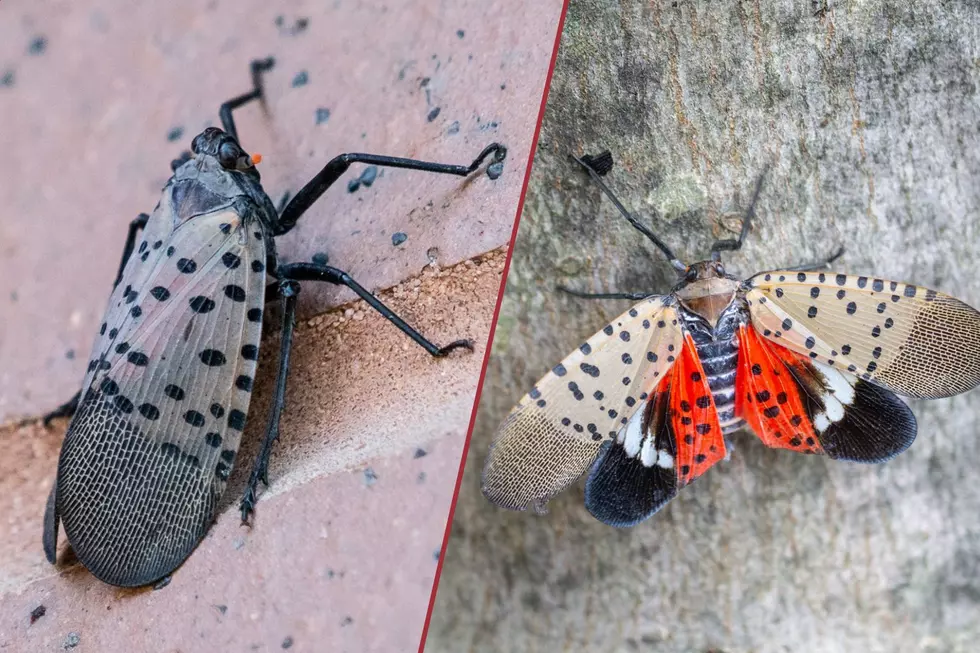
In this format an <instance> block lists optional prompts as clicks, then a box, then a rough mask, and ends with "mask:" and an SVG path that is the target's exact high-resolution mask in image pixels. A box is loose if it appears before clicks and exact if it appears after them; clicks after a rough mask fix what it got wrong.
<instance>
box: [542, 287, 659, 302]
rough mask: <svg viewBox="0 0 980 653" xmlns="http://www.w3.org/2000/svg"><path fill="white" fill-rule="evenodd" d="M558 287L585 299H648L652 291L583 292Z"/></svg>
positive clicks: (562, 290) (564, 291)
mask: <svg viewBox="0 0 980 653" xmlns="http://www.w3.org/2000/svg"><path fill="white" fill-rule="evenodd" d="M557 289H558V290H559V291H561V292H563V293H566V294H569V295H572V296H573V297H582V298H583V299H646V298H647V297H649V296H650V295H651V294H652V293H648V292H598V293H591V292H582V291H581V290H572V289H571V288H566V287H565V286H557Z"/></svg>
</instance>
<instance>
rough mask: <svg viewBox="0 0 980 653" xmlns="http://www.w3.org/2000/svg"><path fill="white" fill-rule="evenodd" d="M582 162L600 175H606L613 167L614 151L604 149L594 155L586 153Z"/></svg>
mask: <svg viewBox="0 0 980 653" xmlns="http://www.w3.org/2000/svg"><path fill="white" fill-rule="evenodd" d="M582 163H584V164H585V165H587V166H588V167H590V168H591V169H592V170H593V171H594V172H595V173H596V174H597V175H599V176H600V177H604V176H606V175H607V174H608V173H609V171H610V170H612V169H613V157H612V152H610V151H609V150H603V151H602V152H599V153H598V154H594V155H593V154H586V155H584V156H583V157H582Z"/></svg>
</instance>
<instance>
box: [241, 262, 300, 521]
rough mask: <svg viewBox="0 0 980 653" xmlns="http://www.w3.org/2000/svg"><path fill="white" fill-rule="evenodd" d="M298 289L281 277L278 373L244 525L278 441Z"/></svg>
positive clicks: (266, 476) (247, 496)
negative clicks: (274, 443) (274, 445)
mask: <svg viewBox="0 0 980 653" xmlns="http://www.w3.org/2000/svg"><path fill="white" fill-rule="evenodd" d="M299 290H300V286H299V284H298V283H296V282H295V281H293V280H292V279H285V278H283V280H282V281H280V282H279V293H280V296H281V297H282V335H281V336H280V341H279V372H278V373H277V374H276V392H275V397H274V398H273V400H272V413H270V414H269V424H268V426H267V427H266V429H265V439H263V440H262V449H261V450H259V455H258V457H257V458H256V459H255V464H254V465H253V466H252V475H251V476H250V477H249V479H248V487H247V488H246V489H245V496H244V497H243V498H242V503H241V506H240V507H241V511H242V523H247V522H248V516H249V515H250V514H251V513H252V512H253V511H254V510H255V501H256V499H257V492H258V486H259V481H262V484H263V485H269V454H270V453H271V452H272V443H273V442H275V441H276V440H277V439H279V419H280V418H281V417H282V407H283V404H285V402H286V377H287V375H288V374H289V354H290V352H291V351H292V349H293V334H294V330H295V328H296V298H297V297H298V296H299Z"/></svg>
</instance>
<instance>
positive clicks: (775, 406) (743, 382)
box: [735, 325, 916, 463]
mask: <svg viewBox="0 0 980 653" xmlns="http://www.w3.org/2000/svg"><path fill="white" fill-rule="evenodd" d="M738 338H739V352H738V356H739V364H738V370H737V372H736V377H735V383H736V395H735V413H736V415H738V416H739V417H741V418H742V419H744V420H745V421H746V423H748V425H749V426H750V427H751V428H752V430H753V431H754V432H755V433H756V435H758V436H759V438H760V439H761V440H762V441H763V442H764V443H765V444H766V446H769V447H775V448H782V449H790V450H792V451H799V452H802V453H816V454H827V455H828V456H830V457H831V458H836V459H839V460H850V461H854V462H863V463H879V462H883V461H886V460H889V459H890V458H893V457H894V456H896V455H898V454H900V453H901V452H903V451H905V450H906V449H907V448H908V447H909V446H910V445H911V444H912V442H913V441H914V440H915V435H916V422H915V416H914V415H913V414H912V411H911V410H909V407H908V406H906V405H905V403H903V402H902V400H901V399H899V398H898V397H897V396H895V393H893V392H891V391H889V390H886V389H885V388H883V387H880V386H877V385H875V384H873V383H870V382H868V381H865V380H863V379H861V378H858V377H856V376H854V375H853V374H847V373H843V372H841V371H840V370H838V369H836V368H834V367H830V366H829V365H825V364H823V363H819V362H817V361H816V360H814V359H811V358H810V357H809V356H803V355H801V354H798V353H796V352H793V351H791V350H790V349H787V348H786V347H783V346H782V345H778V344H776V343H775V342H772V341H769V340H766V339H764V338H763V337H761V336H760V335H759V334H758V333H757V332H756V329H755V327H753V326H751V325H743V326H742V327H741V328H740V330H739V335H738Z"/></svg>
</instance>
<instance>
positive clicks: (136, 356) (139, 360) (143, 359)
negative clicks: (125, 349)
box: [126, 351, 150, 367]
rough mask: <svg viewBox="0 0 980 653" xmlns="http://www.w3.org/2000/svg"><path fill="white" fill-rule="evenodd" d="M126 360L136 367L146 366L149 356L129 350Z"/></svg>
mask: <svg viewBox="0 0 980 653" xmlns="http://www.w3.org/2000/svg"><path fill="white" fill-rule="evenodd" d="M126 360H128V361H129V362H130V363H132V364H133V365H135V366H137V367H146V366H147V365H148V364H149V363H150V357H149V356H147V355H146V354H144V353H143V352H139V351H131V352H129V356H127V357H126Z"/></svg>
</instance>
